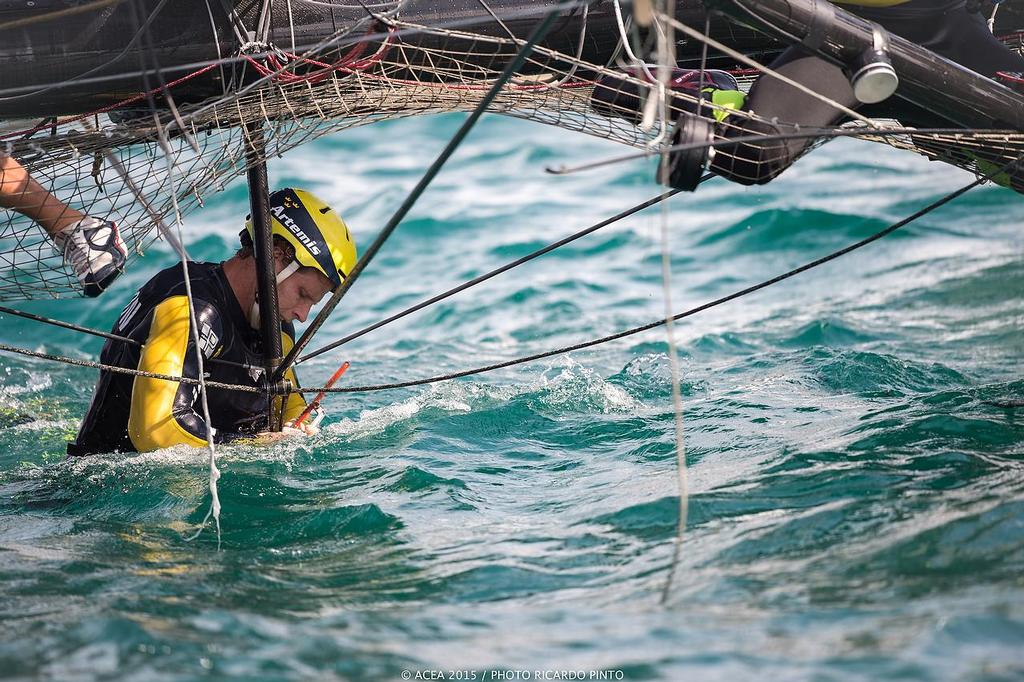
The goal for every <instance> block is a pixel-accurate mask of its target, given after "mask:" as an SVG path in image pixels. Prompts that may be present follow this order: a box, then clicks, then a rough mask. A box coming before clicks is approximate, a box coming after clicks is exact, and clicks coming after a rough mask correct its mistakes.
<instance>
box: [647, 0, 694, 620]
mask: <svg viewBox="0 0 1024 682" xmlns="http://www.w3.org/2000/svg"><path fill="white" fill-rule="evenodd" d="M672 1H673V0H662V2H661V3H659V4H661V5H662V7H663V10H664V13H663V14H659V16H671V13H672V11H673V9H674V8H673V6H672V4H671V3H672ZM660 23H661V22H660V21H655V24H660ZM674 37H675V36H674V33H673V32H672V30H671V24H669V28H668V29H666V30H663V31H662V30H659V31H658V77H659V78H658V85H659V90H660V92H659V94H660V96H659V97H658V104H659V108H660V112H659V113H660V118H661V120H662V127H663V128H664V126H665V121H667V120H668V118H669V112H668V109H669V103H668V99H667V98H666V97H665V96H664V87H665V84H666V83H667V81H668V80H669V79H670V78H671V77H672V70H673V69H674V68H675V64H676V59H675V42H674ZM703 71H704V63H703V62H702V63H701V72H702V73H703ZM659 138H660V139H659V143H660V151H661V159H660V162H661V167H662V169H667V168H668V166H669V158H670V154H669V147H670V146H671V139H670V138H668V137H667V136H666V135H665V134H664V133H663V134H662V135H661V136H659ZM660 215H661V230H660V231H661V287H662V292H663V296H662V298H663V300H664V302H665V335H666V343H667V344H668V365H669V372H670V375H671V379H672V421H673V427H674V434H673V435H674V439H673V440H674V443H675V451H676V474H677V477H678V480H679V519H678V521H677V524H676V537H675V541H674V542H673V549H672V561H671V563H670V564H669V570H668V575H667V576H666V578H665V586H664V589H663V590H662V594H661V603H662V604H664V603H666V602H667V601H668V598H669V595H670V593H671V589H672V581H673V578H674V576H675V573H676V567H677V565H678V563H679V556H680V553H681V551H682V550H681V548H682V544H683V533H684V532H685V531H686V522H687V510H688V508H689V500H690V493H689V486H688V482H687V471H686V446H685V440H684V438H683V396H682V389H681V388H680V383H681V372H680V369H679V353H678V352H677V349H676V334H675V324H674V321H673V319H672V317H673V316H674V315H675V306H674V305H673V303H672V255H671V254H672V249H671V248H670V245H669V207H668V202H663V203H662V205H661V212H660Z"/></svg>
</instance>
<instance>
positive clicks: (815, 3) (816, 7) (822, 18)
mask: <svg viewBox="0 0 1024 682" xmlns="http://www.w3.org/2000/svg"><path fill="white" fill-rule="evenodd" d="M811 7H812V10H811V18H810V23H809V24H808V26H807V35H805V36H804V39H803V44H804V45H805V46H807V48H809V49H810V50H812V51H813V50H817V49H818V48H819V47H821V46H822V45H823V44H824V43H825V30H826V29H828V27H829V26H831V25H832V22H833V21H835V19H836V8H835V6H833V5H832V3H831V2H829V0H811Z"/></svg>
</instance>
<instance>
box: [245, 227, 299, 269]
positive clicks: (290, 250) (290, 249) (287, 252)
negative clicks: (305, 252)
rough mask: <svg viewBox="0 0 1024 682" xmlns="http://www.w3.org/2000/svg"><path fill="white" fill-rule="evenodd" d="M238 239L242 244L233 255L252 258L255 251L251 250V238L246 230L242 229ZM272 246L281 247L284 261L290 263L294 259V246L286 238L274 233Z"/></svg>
mask: <svg viewBox="0 0 1024 682" xmlns="http://www.w3.org/2000/svg"><path fill="white" fill-rule="evenodd" d="M239 239H240V240H241V242H242V245H241V246H240V247H239V249H238V251H236V252H235V255H236V256H238V257H239V258H252V257H253V256H254V255H255V252H254V250H253V244H252V239H251V238H250V237H249V232H248V230H242V232H241V234H240V235H239ZM274 246H276V247H277V248H279V249H281V252H282V253H283V254H284V256H285V261H286V262H288V263H290V262H292V261H293V260H295V247H294V246H292V245H291V244H289V243H288V240H287V239H285V238H284V237H280V236H278V235H276V234H275V235H274Z"/></svg>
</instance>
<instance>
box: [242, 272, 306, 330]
mask: <svg viewBox="0 0 1024 682" xmlns="http://www.w3.org/2000/svg"><path fill="white" fill-rule="evenodd" d="M300 267H302V266H301V265H299V261H298V260H293V261H292V262H291V263H289V264H288V265H286V266H285V268H284V269H283V270H281V272H279V273H277V284H278V285H280V284H281V282H283V281H285V280H286V279H288V278H289V277H291V276H292V275H294V274H295V272H296V271H297V270H298V269H299V268H300ZM249 326H250V327H252V328H253V329H259V328H260V297H259V294H257V295H256V299H255V300H254V301H253V302H252V308H250V309H249Z"/></svg>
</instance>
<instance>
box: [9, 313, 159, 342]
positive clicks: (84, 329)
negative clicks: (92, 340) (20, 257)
mask: <svg viewBox="0 0 1024 682" xmlns="http://www.w3.org/2000/svg"><path fill="white" fill-rule="evenodd" d="M0 313H3V314H5V315H17V316H18V317H24V318H25V319H26V320H34V321H36V322H42V323H43V324H50V325H53V326H54V327H61V328H63V329H70V330H71V331H75V332H81V333H83V334H92V335H93V336H99V337H102V338H104V339H110V340H112V341H124V342H125V343H132V344H135V345H136V346H139V345H142V344H140V343H139V342H138V341H136V340H135V339H130V338H128V337H127V336H118V335H117V334H111V333H108V332H101V331H100V330H98V329H90V328H89V327H83V326H81V325H77V324H72V323H71V322H62V321H61V320H54V319H51V318H49V317H43V316H42V315H34V314H33V313H27V312H25V311H24V310H15V309H14V308H8V307H7V306H2V305H0Z"/></svg>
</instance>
